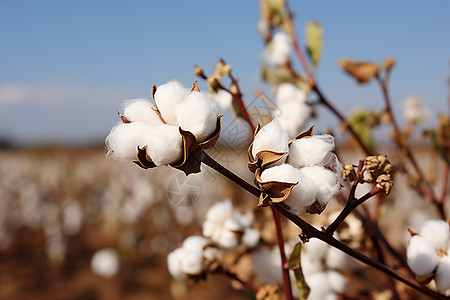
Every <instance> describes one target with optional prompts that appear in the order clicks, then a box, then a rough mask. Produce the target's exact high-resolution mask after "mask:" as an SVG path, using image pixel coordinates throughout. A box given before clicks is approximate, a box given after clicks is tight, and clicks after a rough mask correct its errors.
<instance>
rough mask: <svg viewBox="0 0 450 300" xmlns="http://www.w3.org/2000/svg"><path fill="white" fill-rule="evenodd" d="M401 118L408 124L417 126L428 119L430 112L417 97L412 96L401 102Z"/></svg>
mask: <svg viewBox="0 0 450 300" xmlns="http://www.w3.org/2000/svg"><path fill="white" fill-rule="evenodd" d="M403 116H404V117H405V119H406V121H408V123H411V124H419V123H421V122H423V121H425V120H427V119H429V118H430V116H431V112H430V110H429V109H428V107H426V106H424V105H423V103H422V100H421V99H420V98H419V97H418V96H412V97H409V98H407V99H406V100H405V101H404V102H403Z"/></svg>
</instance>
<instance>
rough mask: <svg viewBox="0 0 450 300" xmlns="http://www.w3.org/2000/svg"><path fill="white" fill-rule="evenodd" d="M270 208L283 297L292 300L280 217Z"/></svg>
mask: <svg viewBox="0 0 450 300" xmlns="http://www.w3.org/2000/svg"><path fill="white" fill-rule="evenodd" d="M271 208H272V214H273V219H274V221H275V228H276V231H277V242H278V249H279V250H280V256H281V272H282V274H283V287H284V296H285V297H286V300H292V288H291V280H290V278H289V262H288V260H287V259H286V253H285V251H284V239H283V231H282V228H281V222H280V216H279V215H278V212H277V211H276V210H275V209H274V208H273V207H271Z"/></svg>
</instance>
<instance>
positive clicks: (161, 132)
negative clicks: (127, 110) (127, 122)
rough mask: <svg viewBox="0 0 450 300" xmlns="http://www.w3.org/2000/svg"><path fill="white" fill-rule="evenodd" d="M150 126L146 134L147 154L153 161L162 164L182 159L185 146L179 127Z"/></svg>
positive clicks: (158, 164)
mask: <svg viewBox="0 0 450 300" xmlns="http://www.w3.org/2000/svg"><path fill="white" fill-rule="evenodd" d="M131 124H133V123H131ZM150 128H151V130H150V131H149V133H148V134H147V135H146V136H145V145H146V146H147V148H146V150H147V154H148V155H149V156H150V158H151V159H152V161H153V162H154V163H155V164H156V165H157V166H160V165H168V164H171V163H175V162H177V161H178V160H180V159H181V157H182V155H183V148H182V138H181V135H180V132H179V131H178V127H175V126H170V125H160V126H156V127H150Z"/></svg>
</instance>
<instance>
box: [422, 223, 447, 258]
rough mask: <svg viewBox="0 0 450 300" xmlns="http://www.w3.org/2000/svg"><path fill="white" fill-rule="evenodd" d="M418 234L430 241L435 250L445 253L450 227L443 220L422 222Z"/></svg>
mask: <svg viewBox="0 0 450 300" xmlns="http://www.w3.org/2000/svg"><path fill="white" fill-rule="evenodd" d="M419 234H420V236H422V237H423V238H426V239H427V240H428V241H430V242H431V244H433V246H434V247H435V248H436V249H439V250H442V251H446V250H447V248H448V246H449V239H450V226H449V225H448V223H447V222H445V221H443V220H427V221H425V222H423V223H422V225H421V228H420V231H419Z"/></svg>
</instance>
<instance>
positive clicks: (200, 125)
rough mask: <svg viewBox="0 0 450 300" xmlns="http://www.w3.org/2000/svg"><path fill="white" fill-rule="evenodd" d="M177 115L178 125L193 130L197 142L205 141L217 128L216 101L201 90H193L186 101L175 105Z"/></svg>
mask: <svg viewBox="0 0 450 300" xmlns="http://www.w3.org/2000/svg"><path fill="white" fill-rule="evenodd" d="M175 115H176V118H177V121H178V125H179V126H180V127H181V128H182V129H183V130H186V131H190V132H192V134H194V136H195V138H196V139H197V142H202V141H204V140H205V139H206V138H207V137H208V136H209V135H210V134H211V133H213V132H214V130H215V129H216V125H217V112H216V107H215V103H214V102H213V100H212V99H210V98H209V97H207V96H205V95H204V94H203V93H201V92H196V91H193V92H191V93H190V94H189V96H187V98H186V100H185V101H183V102H181V103H179V104H178V105H177V106H176V107H175Z"/></svg>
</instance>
